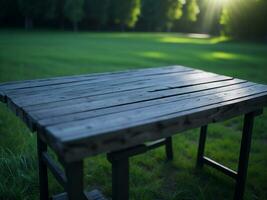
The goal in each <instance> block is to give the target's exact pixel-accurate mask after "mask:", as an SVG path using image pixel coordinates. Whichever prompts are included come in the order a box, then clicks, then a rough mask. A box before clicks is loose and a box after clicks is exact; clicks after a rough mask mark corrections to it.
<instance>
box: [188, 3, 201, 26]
mask: <svg viewBox="0 0 267 200" xmlns="http://www.w3.org/2000/svg"><path fill="white" fill-rule="evenodd" d="M186 8H187V10H186V11H187V12H186V17H187V19H188V20H189V21H192V22H195V21H197V15H198V14H199V12H200V11H199V7H198V4H197V0H187V3H186Z"/></svg>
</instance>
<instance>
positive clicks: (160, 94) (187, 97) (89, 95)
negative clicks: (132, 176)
mask: <svg viewBox="0 0 267 200" xmlns="http://www.w3.org/2000/svg"><path fill="white" fill-rule="evenodd" d="M0 99H1V100H2V101H4V100H6V103H7V105H8V107H9V108H10V109H11V110H12V111H13V112H14V113H15V114H16V115H17V116H18V117H20V118H21V119H22V120H23V121H24V122H25V123H26V124H27V125H28V127H29V128H31V130H32V131H35V130H36V129H38V131H39V132H41V133H42V134H41V137H42V138H43V139H44V140H46V141H47V143H48V144H49V145H50V146H51V147H52V148H53V149H54V150H55V151H56V152H57V153H58V154H60V155H61V156H62V157H63V158H64V159H65V160H66V161H75V160H79V159H81V158H84V157H86V156H92V155H96V154H99V153H104V152H110V151H114V150H119V149H123V148H127V147H130V146H133V145H138V144H143V143H144V142H148V141H153V140H157V139H161V138H165V137H168V136H171V135H173V134H176V133H177V132H181V131H183V130H186V129H190V128H195V127H198V126H202V125H205V124H208V123H212V122H217V121H221V120H225V119H228V118H231V117H234V116H238V115H240V114H244V113H247V112H250V111H253V110H257V109H261V108H263V107H265V106H266V105H267V86H266V85H262V84H256V83H252V82H248V81H246V80H241V79H236V78H232V77H228V76H222V75H218V74H214V73H209V72H204V71H201V70H195V69H191V68H187V67H183V66H169V67H165V68H164V67H163V68H152V69H143V70H131V71H126V72H112V73H101V74H89V75H79V76H70V77H59V78H51V79H41V80H30V81H22V82H13V83H5V84H0Z"/></svg>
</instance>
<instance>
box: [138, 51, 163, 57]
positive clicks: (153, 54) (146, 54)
mask: <svg viewBox="0 0 267 200" xmlns="http://www.w3.org/2000/svg"><path fill="white" fill-rule="evenodd" d="M142 56H144V57H147V58H165V57H166V56H167V55H166V54H165V53H161V52H158V51H146V52H143V53H142Z"/></svg>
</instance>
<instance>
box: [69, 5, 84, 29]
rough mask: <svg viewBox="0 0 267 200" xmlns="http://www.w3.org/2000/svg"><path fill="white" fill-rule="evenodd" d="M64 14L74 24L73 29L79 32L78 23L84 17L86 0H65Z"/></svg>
mask: <svg viewBox="0 0 267 200" xmlns="http://www.w3.org/2000/svg"><path fill="white" fill-rule="evenodd" d="M64 14H65V17H66V18H67V19H69V20H70V21H71V22H72V25H73V29H74V30H75V31H77V30H78V22H80V21H81V20H82V18H83V16H84V0H65V4H64Z"/></svg>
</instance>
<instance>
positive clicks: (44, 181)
mask: <svg viewBox="0 0 267 200" xmlns="http://www.w3.org/2000/svg"><path fill="white" fill-rule="evenodd" d="M43 152H47V145H46V143H45V142H43V141H42V140H41V138H40V137H39V135H38V134H37V153H38V164H39V189H40V200H48V199H49V192H48V176H47V167H46V164H45V162H44V160H43V158H42V155H43Z"/></svg>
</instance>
